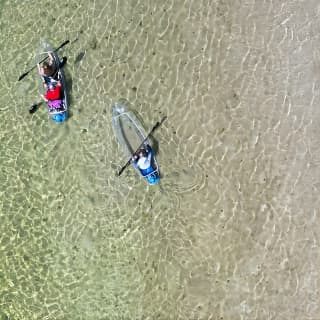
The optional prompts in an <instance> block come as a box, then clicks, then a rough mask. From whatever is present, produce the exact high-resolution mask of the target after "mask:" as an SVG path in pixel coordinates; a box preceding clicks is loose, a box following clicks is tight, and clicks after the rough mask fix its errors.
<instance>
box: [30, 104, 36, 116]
mask: <svg viewBox="0 0 320 320" xmlns="http://www.w3.org/2000/svg"><path fill="white" fill-rule="evenodd" d="M37 109H38V104H37V103H34V104H33V105H32V106H31V107H30V108H29V113H30V114H32V113H35V112H36V111H37Z"/></svg>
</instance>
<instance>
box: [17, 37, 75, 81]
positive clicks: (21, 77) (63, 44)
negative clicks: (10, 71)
mask: <svg viewBox="0 0 320 320" xmlns="http://www.w3.org/2000/svg"><path fill="white" fill-rule="evenodd" d="M69 42H70V40H66V41H65V42H63V43H62V44H61V45H60V46H59V47H58V48H57V49H55V50H53V52H56V51H58V50H60V49H61V48H62V47H64V46H65V45H66V44H68V43H69ZM47 58H48V56H46V57H45V58H43V59H42V60H41V61H39V64H40V63H41V62H43V61H45V60H46V59H47ZM36 66H37V64H36V65H34V66H33V67H32V68H30V69H29V70H28V71H26V72H25V73H24V74H22V75H21V76H20V77H19V79H18V81H20V80H22V79H23V78H24V77H25V76H27V75H28V73H29V72H30V71H32V70H33V69H34V68H35V67H36Z"/></svg>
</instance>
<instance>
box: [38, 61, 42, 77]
mask: <svg viewBox="0 0 320 320" xmlns="http://www.w3.org/2000/svg"><path fill="white" fill-rule="evenodd" d="M37 66H38V73H39V74H40V75H41V76H43V69H42V68H41V67H40V64H39V63H38V64H37Z"/></svg>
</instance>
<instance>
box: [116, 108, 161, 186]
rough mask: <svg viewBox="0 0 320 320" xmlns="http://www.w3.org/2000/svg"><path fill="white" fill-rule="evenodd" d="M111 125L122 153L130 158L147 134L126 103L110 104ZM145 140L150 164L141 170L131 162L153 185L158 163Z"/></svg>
mask: <svg viewBox="0 0 320 320" xmlns="http://www.w3.org/2000/svg"><path fill="white" fill-rule="evenodd" d="M112 126H113V130H114V133H115V136H116V138H117V140H118V143H119V145H120V147H121V149H122V151H123V153H124V154H125V156H126V157H127V159H130V158H131V157H132V156H133V154H134V153H135V152H136V151H137V148H139V146H140V145H141V144H142V143H143V142H144V141H145V140H146V136H147V134H146V132H145V130H144V128H143V126H142V124H141V122H140V121H139V119H138V118H137V116H136V115H135V114H134V113H133V111H131V110H130V109H129V108H128V107H127V106H126V105H124V104H122V103H115V104H114V105H112ZM145 142H146V146H147V148H148V149H149V152H151V153H152V157H151V166H150V167H149V168H147V169H144V170H141V169H140V168H139V167H138V166H137V165H136V164H135V163H134V161H132V162H131V163H132V164H133V165H134V168H135V169H136V171H137V172H138V173H139V175H140V176H141V177H143V178H144V179H145V180H146V182H147V183H149V184H150V185H153V184H157V183H158V182H159V181H160V172H159V164H158V161H157V159H156V156H155V154H154V152H153V150H152V148H151V146H150V145H149V143H148V141H145Z"/></svg>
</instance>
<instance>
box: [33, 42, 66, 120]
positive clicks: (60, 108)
mask: <svg viewBox="0 0 320 320" xmlns="http://www.w3.org/2000/svg"><path fill="white" fill-rule="evenodd" d="M48 53H51V54H52V56H53V59H54V65H55V71H54V72H53V74H52V75H51V76H50V78H52V79H53V80H55V81H60V83H61V86H62V90H61V94H62V96H61V99H59V100H56V101H50V102H48V103H47V106H48V112H49V116H50V118H51V119H52V120H53V121H55V122H59V123H60V122H63V121H65V120H66V119H67V114H68V100H67V90H66V81H65V77H64V74H63V71H62V61H61V60H60V59H59V56H58V54H57V53H56V52H55V51H54V50H53V48H52V46H51V45H50V44H49V42H48V41H46V40H40V44H39V48H38V49H37V51H36V57H35V62H36V64H38V63H40V62H41V61H42V60H43V59H45V58H46V57H48ZM37 75H38V79H39V87H40V94H41V95H42V96H44V95H45V94H46V87H45V86H44V79H43V77H42V76H40V75H39V74H38V71H37Z"/></svg>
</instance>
